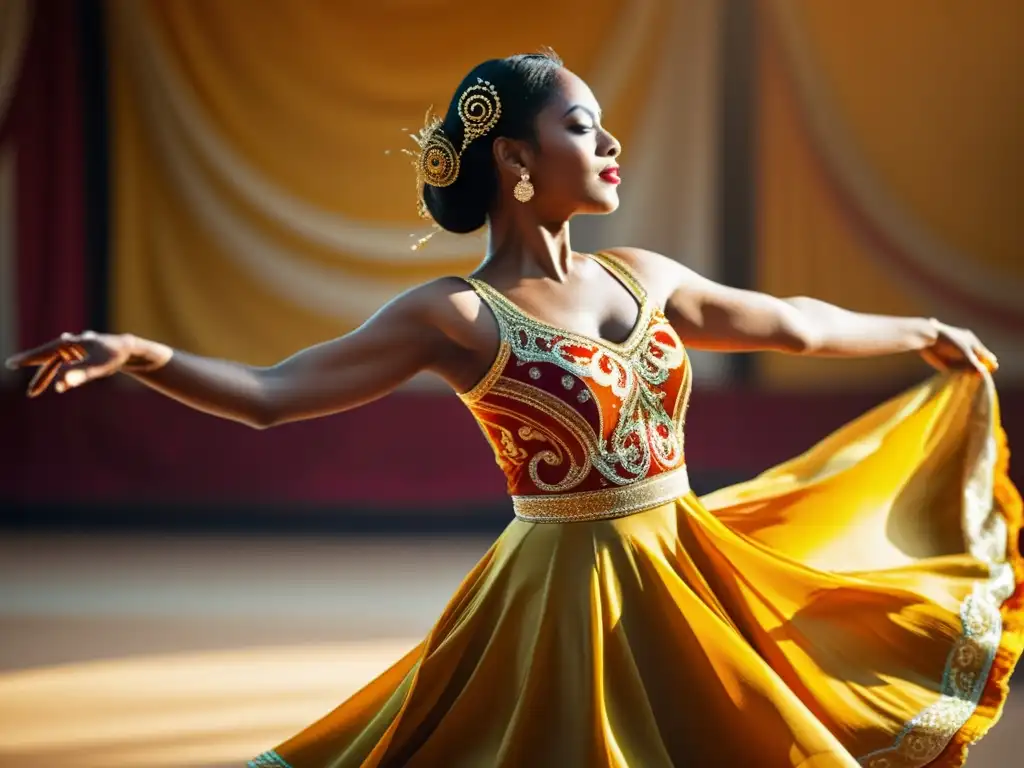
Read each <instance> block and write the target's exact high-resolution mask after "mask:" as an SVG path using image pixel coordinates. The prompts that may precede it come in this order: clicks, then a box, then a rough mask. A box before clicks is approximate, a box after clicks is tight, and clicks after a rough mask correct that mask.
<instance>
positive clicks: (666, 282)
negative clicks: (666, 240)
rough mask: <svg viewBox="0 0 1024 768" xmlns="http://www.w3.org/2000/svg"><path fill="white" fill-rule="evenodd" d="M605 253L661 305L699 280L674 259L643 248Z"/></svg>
mask: <svg viewBox="0 0 1024 768" xmlns="http://www.w3.org/2000/svg"><path fill="white" fill-rule="evenodd" d="M604 252H605V253H609V254H611V255H612V256H615V257H617V258H618V259H620V260H621V261H622V262H623V263H624V264H625V265H626V266H627V267H629V268H630V269H631V270H632V271H633V273H634V274H635V275H636V276H637V278H638V279H639V280H640V282H641V283H642V284H643V286H644V288H646V289H647V292H648V293H649V294H651V296H654V297H658V298H659V299H660V300H661V302H662V303H664V302H665V300H666V299H667V298H668V297H669V296H670V295H671V294H672V293H674V292H675V291H676V290H677V289H679V288H681V287H683V286H685V285H687V284H690V283H693V282H694V281H697V280H700V279H701V278H700V276H699V275H698V274H697V273H696V272H694V271H693V270H692V269H690V268H689V267H687V266H685V265H683V264H680V263H679V262H678V261H676V260H675V259H671V258H669V257H668V256H664V255H662V254H660V253H656V252H655V251H648V250H646V249H644V248H631V247H619V248H606V249H605V251H604Z"/></svg>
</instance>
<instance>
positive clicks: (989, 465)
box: [859, 371, 1015, 768]
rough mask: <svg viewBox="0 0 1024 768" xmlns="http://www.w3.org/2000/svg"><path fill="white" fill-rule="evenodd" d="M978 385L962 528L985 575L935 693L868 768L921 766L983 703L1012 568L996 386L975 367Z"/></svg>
mask: <svg viewBox="0 0 1024 768" xmlns="http://www.w3.org/2000/svg"><path fill="white" fill-rule="evenodd" d="M979 373H980V374H981V379H982V385H981V387H979V391H978V394H977V398H978V402H976V403H975V405H976V406H977V407H976V408H975V409H974V410H975V412H976V414H977V415H978V418H977V419H976V420H975V421H974V422H973V423H972V424H971V425H970V434H969V439H968V447H967V461H966V466H968V467H970V468H971V471H970V473H969V475H968V477H967V480H966V483H965V488H964V499H963V518H962V528H963V531H964V538H965V540H966V543H967V550H968V551H969V552H970V553H971V554H972V555H974V556H975V557H976V558H978V559H979V560H981V561H982V562H984V563H986V564H987V565H988V566H989V574H990V576H989V578H988V580H986V581H983V582H980V583H978V584H976V585H975V586H974V589H973V591H972V592H971V594H970V595H968V596H967V598H966V599H965V600H964V602H963V604H962V605H961V606H960V622H961V626H962V630H961V635H960V637H959V638H958V639H957V641H956V643H955V644H954V645H953V648H952V649H951V650H950V652H949V655H948V657H947V660H946V668H945V671H944V672H943V675H942V682H941V685H940V695H939V698H938V700H937V701H936V702H934V703H933V704H931V705H930V706H928V707H926V708H925V709H923V710H922V711H921V712H920V713H918V715H917V716H916V717H914V718H913V719H912V720H911V721H910V722H908V723H907V724H906V725H905V726H904V727H903V729H902V730H901V731H900V732H899V734H897V736H896V738H895V740H894V741H893V744H892V746H890V747H886V748H884V749H880V750H876V751H875V752H871V753H869V754H867V755H864V756H863V757H861V758H860V759H859V762H860V763H861V765H864V766H866V768H921V766H924V765H926V764H928V763H930V762H932V761H933V760H935V758H937V757H938V756H939V755H940V754H941V753H942V751H943V750H944V749H945V748H946V747H947V746H948V745H949V743H950V742H951V741H952V739H953V737H954V736H956V734H957V732H958V731H959V730H960V729H961V728H963V727H964V725H966V724H967V721H968V720H969V719H970V718H971V715H973V714H974V711H975V709H976V708H977V706H978V702H979V701H980V700H981V695H982V692H983V690H984V688H985V683H986V682H987V681H988V677H989V674H990V672H991V671H992V663H993V661H994V660H995V657H996V653H997V651H998V650H999V642H1000V640H1001V639H1002V634H1003V619H1002V615H1001V614H1000V612H999V608H1000V605H1001V604H1002V603H1003V601H1005V600H1006V599H1007V598H1009V597H1010V596H1011V595H1012V594H1013V592H1014V589H1015V576H1014V572H1013V566H1012V565H1011V564H1010V563H1009V562H1007V560H1006V554H1007V547H1006V544H1007V536H1008V532H1007V526H1006V520H1005V518H1003V516H1002V515H1001V514H1000V512H999V509H998V508H997V507H996V505H995V503H994V501H993V496H994V483H995V464H996V454H997V448H996V441H995V429H994V424H995V420H994V409H995V402H996V399H995V398H996V395H995V385H994V384H993V383H992V377H991V375H990V374H989V373H988V372H987V371H979Z"/></svg>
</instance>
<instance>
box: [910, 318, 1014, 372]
mask: <svg viewBox="0 0 1024 768" xmlns="http://www.w3.org/2000/svg"><path fill="white" fill-rule="evenodd" d="M931 322H932V325H934V326H935V329H936V330H937V331H938V332H939V335H938V338H936V339H935V343H934V344H932V345H931V346H930V347H928V348H927V349H923V350H921V357H923V358H924V359H925V361H927V362H928V364H929V365H931V366H932V367H934V368H937V369H938V370H940V371H948V370H951V369H963V368H975V369H979V370H980V369H981V368H986V369H987V370H988V371H989V372H990V373H993V372H995V371H996V370H997V369H998V368H999V361H998V360H997V359H996V356H995V355H994V354H992V352H991V350H989V348H988V347H986V346H985V345H984V344H982V343H981V340H980V339H978V337H977V336H975V335H974V333H973V332H972V331H969V330H967V329H966V328H956V327H955V326H952V325H946V324H945V323H941V322H939V321H938V320H934V319H933V320H932V321H931Z"/></svg>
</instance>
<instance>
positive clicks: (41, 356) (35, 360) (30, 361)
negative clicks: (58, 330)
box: [5, 333, 71, 370]
mask: <svg viewBox="0 0 1024 768" xmlns="http://www.w3.org/2000/svg"><path fill="white" fill-rule="evenodd" d="M70 336H71V334H69V333H65V334H62V335H61V337H60V338H58V339H54V340H53V341H50V342H47V343H46V344H43V345H42V346H39V347H36V348H35V349H29V350H27V351H25V352H19V353H18V354H16V355H11V356H10V357H9V358H7V360H6V361H5V364H6V365H7V367H8V368H10V369H11V370H14V369H16V368H27V367H29V366H32V365H43V364H44V363H46V362H47V361H48V360H49V359H50V358H52V357H53V356H54V355H56V354H57V352H58V350H60V348H61V347H63V346H64V345H65V344H67V340H65V337H70ZM69 340H70V339H69Z"/></svg>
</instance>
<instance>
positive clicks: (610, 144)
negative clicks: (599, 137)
mask: <svg viewBox="0 0 1024 768" xmlns="http://www.w3.org/2000/svg"><path fill="white" fill-rule="evenodd" d="M604 135H605V145H604V147H603V149H604V155H605V156H606V157H618V156H619V155H620V154H621V153H622V145H621V144H619V140H618V139H616V138H615V137H614V136H613V135H612V134H610V133H608V131H605V132H604Z"/></svg>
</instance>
